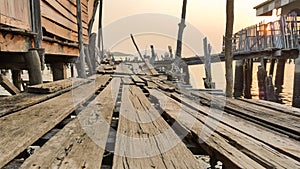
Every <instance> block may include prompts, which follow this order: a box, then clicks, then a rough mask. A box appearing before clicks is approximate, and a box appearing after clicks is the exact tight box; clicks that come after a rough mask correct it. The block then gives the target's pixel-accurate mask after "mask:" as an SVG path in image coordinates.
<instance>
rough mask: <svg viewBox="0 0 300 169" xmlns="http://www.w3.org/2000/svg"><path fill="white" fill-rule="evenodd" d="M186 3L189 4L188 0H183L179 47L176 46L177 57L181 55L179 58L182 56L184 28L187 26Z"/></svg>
mask: <svg viewBox="0 0 300 169" xmlns="http://www.w3.org/2000/svg"><path fill="white" fill-rule="evenodd" d="M186 5H187V0H183V5H182V12H181V22H180V23H179V29H178V37H177V48H176V57H179V58H181V48H182V37H183V30H184V28H185V26H186V25H185V16H186Z"/></svg>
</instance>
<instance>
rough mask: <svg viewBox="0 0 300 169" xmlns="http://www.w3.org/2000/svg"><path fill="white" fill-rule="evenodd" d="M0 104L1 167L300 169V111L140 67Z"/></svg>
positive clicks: (50, 86)
mask: <svg viewBox="0 0 300 169" xmlns="http://www.w3.org/2000/svg"><path fill="white" fill-rule="evenodd" d="M0 103H1V104H0V133H1V142H0V167H9V166H18V167H20V168H24V169H25V168H45V167H49V166H51V167H53V168H105V167H110V168H116V169H120V168H141V169H142V168H145V169H148V168H199V169H201V168H208V167H209V166H214V167H216V166H217V165H218V166H219V167H220V166H222V168H230V169H233V168H299V167H300V162H299V161H300V154H299V151H297V150H299V145H300V144H299V138H300V133H299V125H298V124H299V123H298V122H299V120H300V119H299V118H300V110H299V109H297V108H291V107H288V106H285V105H279V104H275V103H272V102H266V101H262V100H249V99H229V98H225V97H224V96H222V95H215V94H210V92H209V91H206V92H203V91H196V90H191V89H186V88H183V87H182V85H181V84H176V83H174V82H172V81H168V80H167V78H166V77H165V76H154V75H153V72H152V70H149V69H148V68H147V66H146V65H145V64H144V63H136V62H126V63H121V64H119V65H116V66H111V65H101V66H100V67H99V68H98V74H96V75H93V76H91V77H89V78H87V79H80V78H73V79H65V80H59V81H56V82H51V83H45V84H40V85H35V86H30V87H29V88H28V91H27V92H23V93H20V94H18V95H15V96H11V97H5V98H0ZM222 103H226V104H223V106H222ZM20 133H22V134H20ZM201 159H202V160H201ZM205 159H206V160H205ZM203 161H206V162H203ZM205 166H206V167H205ZM214 167H211V168H214Z"/></svg>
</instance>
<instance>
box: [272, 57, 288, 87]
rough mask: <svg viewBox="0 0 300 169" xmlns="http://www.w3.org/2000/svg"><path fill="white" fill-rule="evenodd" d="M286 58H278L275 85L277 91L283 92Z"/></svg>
mask: <svg viewBox="0 0 300 169" xmlns="http://www.w3.org/2000/svg"><path fill="white" fill-rule="evenodd" d="M285 62H286V59H278V63H277V68H276V79H275V87H276V92H277V93H281V92H282V85H283V81H284V69H285Z"/></svg>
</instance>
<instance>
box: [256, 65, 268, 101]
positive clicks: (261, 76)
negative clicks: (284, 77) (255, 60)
mask: <svg viewBox="0 0 300 169" xmlns="http://www.w3.org/2000/svg"><path fill="white" fill-rule="evenodd" d="M266 77H267V71H266V70H265V68H264V66H261V65H259V66H258V71H257V81H258V90H259V99H261V100H266V99H267V97H266V81H265V80H266Z"/></svg>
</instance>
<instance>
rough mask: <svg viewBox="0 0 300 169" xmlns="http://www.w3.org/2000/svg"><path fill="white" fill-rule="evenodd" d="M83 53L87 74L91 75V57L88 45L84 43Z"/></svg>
mask: <svg viewBox="0 0 300 169" xmlns="http://www.w3.org/2000/svg"><path fill="white" fill-rule="evenodd" d="M84 55H85V58H84V59H85V63H87V66H88V68H89V74H90V75H92V74H94V73H95V70H96V69H94V68H93V66H92V62H91V58H90V54H89V46H88V45H84Z"/></svg>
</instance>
